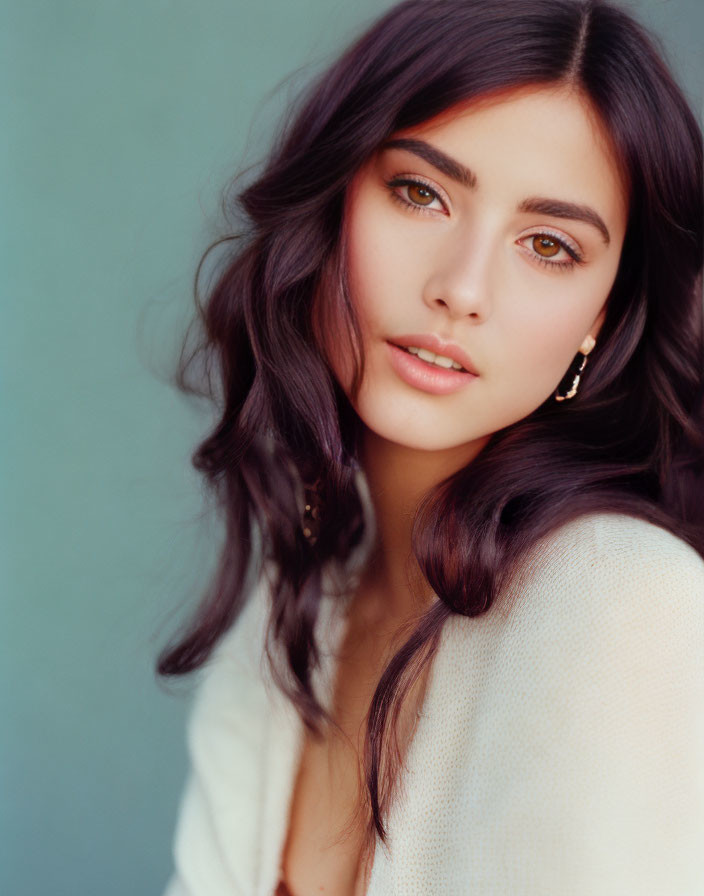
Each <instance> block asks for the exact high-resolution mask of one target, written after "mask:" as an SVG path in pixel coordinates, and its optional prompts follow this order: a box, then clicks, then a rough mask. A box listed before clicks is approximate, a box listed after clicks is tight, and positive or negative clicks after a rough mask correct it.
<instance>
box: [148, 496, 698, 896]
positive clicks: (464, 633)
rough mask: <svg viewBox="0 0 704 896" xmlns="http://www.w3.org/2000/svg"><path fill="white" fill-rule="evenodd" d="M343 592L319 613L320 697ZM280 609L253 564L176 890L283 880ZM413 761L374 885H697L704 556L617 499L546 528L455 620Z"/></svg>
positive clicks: (546, 892) (585, 888)
mask: <svg viewBox="0 0 704 896" xmlns="http://www.w3.org/2000/svg"><path fill="white" fill-rule="evenodd" d="M330 581H332V580H330ZM344 606H345V603H344V601H340V600H339V599H335V598H333V597H326V598H325V599H324V601H323V610H324V612H323V613H322V615H321V617H320V619H319V627H318V630H317V631H318V635H319V637H320V638H321V640H322V642H323V643H324V644H326V645H327V646H328V647H329V648H330V656H329V657H328V659H327V660H326V662H325V663H324V664H323V667H322V669H321V670H320V675H319V678H318V679H317V681H318V686H319V687H320V688H321V691H320V692H321V693H323V694H325V695H326V696H325V699H326V700H329V695H330V683H331V681H332V678H333V672H334V658H333V656H332V651H334V649H335V646H336V645H338V644H339V643H340V639H341V637H342V635H343V633H344V618H343V612H342V611H343V608H344ZM267 610H268V590H267V586H266V579H265V578H262V580H261V581H260V583H259V585H258V586H257V587H256V589H255V591H254V593H253V595H252V599H251V600H250V602H249V603H248V605H247V606H246V608H245V610H244V612H243V615H242V616H241V617H240V619H239V620H238V622H237V623H236V625H235V626H234V627H233V628H232V630H231V631H230V632H228V633H227V635H226V636H225V637H224V638H223V639H222V641H221V642H220V643H219V645H218V647H217V649H216V652H215V653H214V655H213V657H212V658H211V660H210V662H209V663H208V664H207V666H206V669H205V671H204V677H203V680H202V681H201V682H200V683H199V686H198V692H197V698H196V701H195V705H194V709H193V712H192V715H191V719H190V723H189V729H188V742H189V749H190V755H191V760H192V770H191V773H190V777H189V781H188V784H187V787H186V791H185V793H184V796H183V801H182V805H181V811H180V816H179V819H178V825H177V831H176V837H175V844H174V856H175V871H174V874H173V877H172V879H171V882H170V884H169V886H168V888H167V891H166V894H165V896H272V893H273V891H274V888H275V886H276V882H277V873H278V868H279V860H280V858H281V852H282V849H283V844H284V838H285V836H286V828H287V822H288V811H289V806H290V799H291V795H292V789H293V784H294V778H295V773H296V770H297V764H298V759H299V756H300V751H301V748H302V743H303V729H302V725H301V723H300V721H299V718H298V716H297V714H296V712H295V710H294V709H293V708H292V707H291V706H290V705H289V704H288V702H287V701H286V700H285V698H283V697H282V696H281V694H280V693H279V692H278V691H277V690H276V688H275V687H274V686H273V684H272V683H271V681H270V680H269V679H268V677H267V676H266V674H265V672H266V670H265V667H264V666H263V665H262V663H261V662H260V660H261V647H262V643H263V632H264V622H265V619H266V613H267ZM407 760H408V771H407V772H406V777H405V779H404V780H405V782H406V783H405V786H404V791H405V795H404V798H403V800H402V801H401V802H399V803H397V804H396V806H395V807H394V809H393V811H392V813H391V817H390V819H389V825H388V830H389V848H388V849H386V848H385V847H383V846H382V845H381V844H380V843H377V848H376V853H375V857H374V864H373V870H372V876H371V881H370V884H369V889H368V891H367V896H464V894H466V896H704V561H702V559H701V558H700V557H699V555H698V554H697V553H696V552H695V551H694V550H693V549H692V548H690V547H689V546H688V545H686V544H685V543H684V542H683V541H681V540H680V539H678V538H676V537H674V536H673V535H671V534H669V533H667V532H665V531H664V530H662V529H660V528H659V527H656V526H654V525H651V524H649V523H646V522H644V521H640V520H636V519H634V518H631V517H628V516H624V515H620V514H609V513H604V514H593V515H589V516H584V517H582V518H580V519H578V520H576V521H574V522H572V523H570V524H569V525H567V526H564V527H562V528H561V529H560V530H559V531H558V532H557V533H555V534H554V535H552V536H551V537H549V538H547V539H544V540H543V541H542V542H541V543H539V544H538V545H537V546H536V548H535V549H534V550H533V551H532V552H531V555H530V557H529V558H528V559H527V561H526V563H525V565H524V567H523V568H522V573H521V575H520V576H518V577H516V578H515V579H514V581H513V583H512V584H511V585H510V586H509V587H508V588H506V590H505V591H504V593H503V594H502V595H501V596H500V597H499V598H498V599H497V601H496V602H495V603H494V604H493V605H492V607H491V608H490V610H489V611H488V612H487V613H485V614H483V615H481V616H478V617H475V618H467V617H461V616H453V617H451V618H450V619H449V620H448V621H447V623H446V625H445V627H444V629H443V634H442V641H441V645H440V648H439V651H438V653H437V654H436V657H435V659H434V661H433V666H432V670H431V677H430V680H429V683H428V688H427V691H426V695H425V700H424V703H423V708H422V713H421V717H420V720H419V724H418V727H417V729H416V733H415V736H414V739H413V741H412V743H411V745H410V748H409V752H408V754H407ZM305 896H308V894H305ZM330 896H335V894H330Z"/></svg>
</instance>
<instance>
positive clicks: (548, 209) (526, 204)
mask: <svg viewBox="0 0 704 896" xmlns="http://www.w3.org/2000/svg"><path fill="white" fill-rule="evenodd" d="M381 148H382V150H385V149H403V150H406V151H407V152H411V153H413V154H414V155H416V156H418V157H419V158H421V159H424V160H425V161H426V162H429V163H430V164H431V165H432V166H433V167H434V168H437V169H438V171H442V173H443V174H446V175H447V176H448V177H451V178H452V180H456V181H457V182H458V183H460V184H462V186H464V187H469V188H470V189H471V190H474V189H476V187H477V175H476V174H475V173H474V172H473V171H472V170H471V169H470V168H467V167H466V166H465V165H462V164H461V163H460V162H458V161H457V160H456V159H453V158H451V157H450V156H448V155H445V153H444V152H441V151H440V150H439V149H437V147H435V146H432V145H431V144H430V143H426V142H425V140H414V139H411V138H408V137H396V138H394V139H393V140H387V141H386V142H385V143H384V144H383V145H382V147H381ZM518 211H519V212H533V213H536V214H539V215H548V216H549V217H551V218H567V219H569V220H571V221H584V222H585V223H586V224H591V225H592V227H595V228H596V229H597V230H598V231H599V233H600V234H601V236H602V239H603V241H604V243H605V245H607V246H608V245H609V243H610V242H611V235H610V234H609V229H608V227H607V226H606V224H604V221H603V218H602V217H601V215H599V214H597V212H595V211H594V209H593V208H590V207H589V206H588V205H579V204H578V203H576V202H565V201H564V200H562V199H547V198H543V197H539V196H532V197H530V198H529V199H524V200H523V201H522V202H521V203H520V205H519V206H518Z"/></svg>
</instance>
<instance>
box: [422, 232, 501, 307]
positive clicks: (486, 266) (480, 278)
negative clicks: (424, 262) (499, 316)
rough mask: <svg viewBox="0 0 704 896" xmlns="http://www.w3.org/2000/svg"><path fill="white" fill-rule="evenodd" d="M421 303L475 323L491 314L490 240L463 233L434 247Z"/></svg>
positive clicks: (486, 237)
mask: <svg viewBox="0 0 704 896" xmlns="http://www.w3.org/2000/svg"><path fill="white" fill-rule="evenodd" d="M434 249H435V251H434V252H433V255H432V262H431V266H430V271H429V275H428V278H427V280H426V282H425V288H424V292H423V299H424V301H425V303H426V304H427V305H428V306H430V307H431V308H433V309H434V310H435V309H437V308H445V309H446V314H447V315H449V316H450V317H452V318H462V317H469V318H470V319H471V320H473V321H474V322H475V323H480V322H482V321H485V320H486V319H487V318H488V317H489V316H490V314H491V308H492V297H491V253H492V249H491V240H490V238H489V236H488V235H486V236H485V237H484V238H481V239H480V238H479V237H478V236H477V234H476V233H475V234H474V235H473V236H472V235H470V234H469V233H467V231H466V230H464V231H463V232H462V233H458V234H455V235H454V239H452V240H447V241H445V242H444V243H443V244H442V245H440V246H438V245H436V246H435V247H434Z"/></svg>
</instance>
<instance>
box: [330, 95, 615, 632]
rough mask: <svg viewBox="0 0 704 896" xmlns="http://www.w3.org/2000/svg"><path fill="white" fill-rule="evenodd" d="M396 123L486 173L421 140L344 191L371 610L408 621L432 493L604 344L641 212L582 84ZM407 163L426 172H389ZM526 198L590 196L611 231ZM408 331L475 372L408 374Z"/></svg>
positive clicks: (337, 365) (342, 371)
mask: <svg viewBox="0 0 704 896" xmlns="http://www.w3.org/2000/svg"><path fill="white" fill-rule="evenodd" d="M394 137H405V138H413V139H416V140H423V141H425V142H426V143H427V144H430V145H432V147H435V148H437V149H439V150H441V151H442V152H443V153H444V154H446V155H447V156H449V157H451V158H452V159H454V160H456V161H457V162H459V163H461V165H463V166H465V167H466V168H469V169H471V171H472V172H473V174H474V175H475V178H476V182H475V183H473V184H469V183H460V182H458V181H456V180H454V179H453V178H451V177H450V176H449V175H448V174H447V173H446V172H443V171H441V170H439V169H438V168H437V167H436V166H435V165H433V164H431V163H430V162H429V161H428V160H426V159H423V158H420V157H419V156H418V155H417V154H415V153H413V152H411V151H409V150H408V149H402V148H390V149H383V150H381V151H379V152H378V153H377V154H376V155H375V156H374V157H373V158H372V159H371V160H370V162H369V163H368V164H367V165H366V166H365V167H364V168H362V169H361V170H360V171H359V172H358V174H357V176H356V177H355V178H354V180H353V182H352V184H351V185H350V188H349V190H348V193H347V199H346V207H345V222H344V234H345V240H346V243H345V245H346V250H345V251H346V260H347V266H348V272H349V274H348V276H349V287H350V293H351V297H352V301H353V304H354V306H355V309H356V311H357V314H358V316H359V319H360V323H361V326H362V331H363V335H364V345H363V348H364V353H365V356H366V361H367V363H366V371H365V376H364V380H363V383H362V388H361V390H360V393H359V395H358V397H357V399H356V400H354V401H353V405H354V407H355V410H356V412H357V413H358V415H359V417H360V418H361V420H362V422H363V424H364V438H363V445H362V452H361V462H362V465H363V468H364V470H365V474H366V476H367V480H368V482H369V486H370V491H371V495H372V500H373V503H374V507H375V512H376V519H377V525H378V542H377V545H376V549H375V552H374V554H373V556H372V562H371V563H370V566H369V569H368V571H367V573H366V575H365V579H364V580H363V584H364V590H365V593H366V594H367V595H368V599H367V601H366V603H365V609H364V612H365V613H366V617H367V618H368V620H369V621H370V622H373V621H377V622H380V623H381V622H384V621H386V622H389V621H390V620H395V621H396V622H398V621H403V620H404V619H406V618H408V616H409V614H412V613H414V612H417V610H418V609H419V605H418V601H419V600H420V601H421V603H422V601H423V600H426V601H427V600H428V599H430V598H431V596H432V595H431V592H430V591H429V589H428V588H427V583H424V580H423V577H422V575H421V574H420V571H419V569H418V568H417V566H416V565H415V564H414V561H410V562H409V557H410V554H411V547H410V545H411V541H410V534H411V524H412V518H413V513H414V511H415V508H416V507H417V505H418V502H419V500H420V498H421V497H422V495H423V494H424V493H425V492H426V491H428V490H429V489H430V488H431V487H432V486H433V485H435V484H436V483H438V482H440V481H441V480H442V479H444V478H446V477H447V476H449V475H450V474H451V473H453V472H455V471H457V470H458V469H460V468H461V467H463V466H465V465H466V464H467V463H469V462H471V460H472V459H473V458H474V457H475V456H476V455H477V453H478V452H479V451H480V450H481V449H482V447H483V446H484V445H485V444H486V442H487V440H488V438H489V437H490V435H491V434H492V433H494V432H496V431H497V430H499V429H502V428H504V427H506V426H508V425H509V424H511V423H514V422H516V421H518V420H520V419H522V418H524V417H526V416H527V415H528V414H530V413H531V412H532V411H534V410H535V409H536V408H537V407H538V406H539V405H541V404H542V403H543V402H544V401H545V400H546V399H547V398H549V397H550V396H551V395H552V394H553V393H554V391H555V389H556V387H557V385H558V384H559V382H560V380H561V379H562V377H563V376H564V374H565V372H566V371H567V369H568V367H569V366H570V364H571V363H572V361H573V360H574V358H575V355H576V354H577V352H578V351H580V349H582V350H585V351H586V349H587V347H588V345H589V337H592V338H593V339H594V340H596V348H595V349H594V353H595V354H596V353H598V350H599V345H598V342H599V330H600V328H601V325H602V323H603V318H604V311H605V302H606V299H607V296H608V294H609V291H610V289H611V286H612V284H613V281H614V278H615V275H616V271H617V267H618V262H619V257H620V253H621V247H622V244H623V238H624V234H625V228H626V222H627V214H628V196H627V188H626V186H625V183H624V182H623V180H622V177H621V174H620V170H619V166H618V164H617V162H616V160H615V156H614V153H613V151H612V148H611V145H610V141H609V137H608V134H607V133H606V131H605V129H604V127H603V125H602V124H601V122H600V121H599V119H598V116H597V115H596V113H595V112H594V110H593V109H592V107H591V106H590V105H589V102H588V101H587V100H586V99H585V98H584V97H583V96H582V95H581V94H580V93H578V92H576V91H575V90H574V89H571V88H567V87H564V86H559V87H555V86H535V87H530V88H522V89H518V90H509V91H504V92H501V93H499V94H495V95H493V96H491V97H488V98H487V97H484V98H482V99H480V100H479V101H477V100H475V101H472V102H470V103H466V104H463V105H461V106H459V107H455V108H453V109H451V110H450V111H449V112H446V113H444V114H443V115H442V116H440V117H438V118H436V119H434V120H431V121H430V122H427V123H425V124H423V125H422V126H419V127H414V128H412V129H410V130H408V131H404V132H403V133H399V134H396V135H394ZM399 176H401V177H405V178H409V179H410V178H412V179H413V180H416V181H419V182H420V183H419V184H418V185H416V186H408V185H397V186H389V185H388V182H389V181H391V180H392V179H394V178H398V177H399ZM529 197H549V198H552V199H558V200H563V201H567V202H572V203H578V204H580V205H582V206H588V207H589V208H590V209H592V210H594V211H595V212H596V213H597V214H598V216H599V218H600V219H601V220H602V221H603V223H604V224H605V225H606V228H607V229H608V234H609V238H608V242H607V241H606V240H605V239H604V236H603V234H602V233H601V232H600V230H599V229H598V228H597V227H595V226H593V225H592V224H590V223H588V222H585V221H580V220H569V219H565V218H560V217H555V216H552V215H549V214H545V213H537V212H525V211H522V212H519V211H517V209H518V207H519V205H520V203H521V202H522V201H523V200H525V199H527V198H529ZM404 200H405V202H404ZM536 237H537V238H538V239H536ZM556 238H557V239H559V240H562V241H564V242H565V243H566V244H568V245H569V246H570V247H571V248H572V249H576V250H577V251H578V253H579V255H580V256H581V258H582V263H580V264H573V265H572V266H558V265H557V264H556V263H557V262H569V261H571V260H572V259H571V256H570V254H569V253H568V251H567V250H565V249H564V248H561V247H560V245H559V243H557V241H556ZM541 239H542V240H547V241H546V242H541V241H540V240H541ZM541 260H542V263H541ZM551 262H552V263H553V265H552V266H550V263H551ZM327 333H328V337H327V340H326V353H327V355H328V359H329V361H330V364H331V366H332V368H333V371H334V373H335V375H336V377H337V379H338V381H339V382H340V384H341V385H342V387H343V389H345V391H346V393H347V395H348V396H349V397H350V399H351V400H352V398H351V393H350V386H351V376H352V358H351V354H350V352H349V351H348V350H347V348H346V345H347V343H346V341H345V340H344V339H340V338H339V334H337V336H335V335H334V328H333V329H330V328H328V330H327ZM406 333H436V334H437V335H439V336H441V337H443V338H446V339H450V340H453V341H455V342H457V343H459V344H460V345H461V346H462V347H464V349H465V350H466V351H467V352H468V353H469V355H470V356H471V358H472V360H473V362H474V365H475V367H476V369H477V371H478V373H479V374H480V375H479V377H478V378H477V379H475V380H473V381H471V382H470V383H468V385H467V386H465V387H464V388H463V389H461V390H460V391H459V392H455V393H453V394H451V395H431V394H428V393H426V392H423V391H421V390H419V389H417V388H415V387H413V386H410V385H408V384H407V383H406V382H404V381H403V380H402V379H400V378H399V377H398V375H397V374H396V373H395V371H394V370H393V368H392V367H391V365H390V363H389V359H388V346H387V344H386V342H387V340H391V341H393V338H394V337H395V336H400V335H402V334H406ZM588 369H589V368H588V366H587V371H586V373H585V375H587V374H588ZM409 585H410V586H411V587H410V590H409ZM414 591H415V596H414V594H413V592H414ZM419 595H420V598H419Z"/></svg>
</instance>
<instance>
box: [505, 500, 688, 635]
mask: <svg viewBox="0 0 704 896" xmlns="http://www.w3.org/2000/svg"><path fill="white" fill-rule="evenodd" d="M509 591H510V592H511V596H512V603H515V604H516V606H517V607H522V608H523V610H524V611H525V610H527V609H528V605H527V603H526V602H527V601H528V602H529V603H530V606H531V607H532V609H533V610H534V611H538V610H539V608H540V607H541V606H544V607H545V609H546V610H549V611H551V612H556V613H559V612H561V611H562V612H567V613H571V612H573V611H575V610H579V609H582V610H584V609H585V602H586V604H587V605H588V606H589V607H591V608H593V610H594V611H598V612H606V611H607V608H608V606H609V605H611V607H612V610H611V612H612V613H613V612H619V611H620V612H623V613H628V612H629V611H638V612H642V611H645V610H647V611H649V612H653V613H671V612H673V611H675V610H676V611H677V612H678V613H680V614H686V615H691V616H692V617H693V618H695V619H696V620H697V621H698V623H699V624H700V625H704V559H702V557H701V556H700V555H699V553H698V552H697V551H696V550H695V549H694V548H693V547H691V545H689V544H688V543H687V542H685V541H684V540H683V539H681V538H679V537H678V536H676V535H674V534H673V533H672V532H669V531H667V530H665V529H663V528H661V527H660V526H657V525H655V524H653V523H650V522H648V521H647V520H644V519H640V518H637V517H632V516H628V515H626V514H621V513H593V514H586V515H584V516H581V517H578V518H576V519H575V520H572V521H571V522H569V523H567V524H565V525H563V526H561V527H559V528H558V529H556V530H555V531H554V532H553V533H551V534H550V535H548V536H546V537H545V538H543V539H541V540H540V541H538V542H537V543H536V544H535V545H534V546H533V547H532V548H531V549H530V551H529V552H528V554H527V555H526V558H525V560H524V562H523V563H522V564H521V565H520V568H519V569H518V570H517V572H516V574H515V576H514V577H513V578H512V580H511V583H510V586H509Z"/></svg>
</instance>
